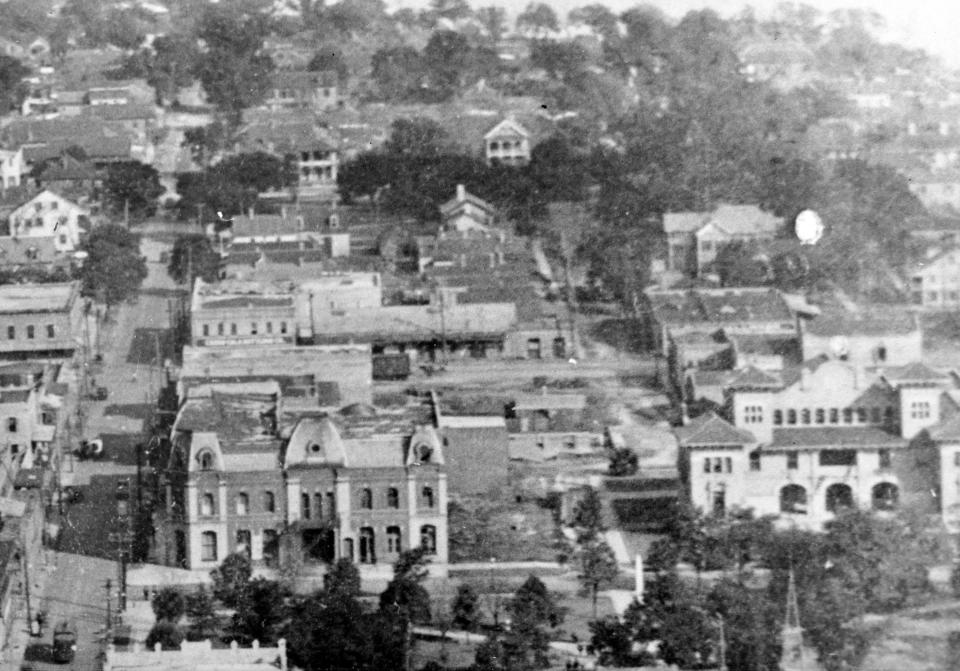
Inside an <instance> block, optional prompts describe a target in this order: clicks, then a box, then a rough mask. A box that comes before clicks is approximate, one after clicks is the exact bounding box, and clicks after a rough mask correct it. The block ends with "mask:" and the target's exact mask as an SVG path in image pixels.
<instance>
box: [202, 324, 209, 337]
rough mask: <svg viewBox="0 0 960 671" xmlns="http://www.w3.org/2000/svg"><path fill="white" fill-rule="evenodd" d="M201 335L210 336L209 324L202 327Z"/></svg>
mask: <svg viewBox="0 0 960 671" xmlns="http://www.w3.org/2000/svg"><path fill="white" fill-rule="evenodd" d="M203 335H204V336H208V335H210V324H204V325H203Z"/></svg>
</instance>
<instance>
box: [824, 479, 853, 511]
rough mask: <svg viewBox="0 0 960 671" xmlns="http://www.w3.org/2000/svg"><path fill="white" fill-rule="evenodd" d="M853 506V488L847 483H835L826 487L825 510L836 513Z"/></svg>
mask: <svg viewBox="0 0 960 671" xmlns="http://www.w3.org/2000/svg"><path fill="white" fill-rule="evenodd" d="M847 508H853V490H852V489H850V486H849V485H845V484H842V483H839V482H838V483H836V484H833V485H830V486H829V487H827V510H828V511H830V512H831V513H836V512H839V511H841V510H844V509H847Z"/></svg>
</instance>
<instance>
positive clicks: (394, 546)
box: [387, 527, 400, 553]
mask: <svg viewBox="0 0 960 671" xmlns="http://www.w3.org/2000/svg"><path fill="white" fill-rule="evenodd" d="M387 552H397V553H399V552H400V527H387Z"/></svg>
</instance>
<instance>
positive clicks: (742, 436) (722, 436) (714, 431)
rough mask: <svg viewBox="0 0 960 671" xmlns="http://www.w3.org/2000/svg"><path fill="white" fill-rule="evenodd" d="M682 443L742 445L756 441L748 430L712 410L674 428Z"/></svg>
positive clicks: (691, 444) (690, 444)
mask: <svg viewBox="0 0 960 671" xmlns="http://www.w3.org/2000/svg"><path fill="white" fill-rule="evenodd" d="M676 434H677V438H678V439H679V440H680V443H681V444H682V445H688V446H695V445H744V444H749V443H755V442H757V439H756V438H755V437H754V435H753V434H752V433H750V432H749V431H744V430H743V429H738V428H737V427H735V426H733V425H732V424H730V422H728V421H727V420H725V419H723V418H722V417H720V416H719V415H717V414H716V413H713V412H708V413H705V414H703V415H700V416H699V417H696V418H695V419H693V420H692V421H691V422H690V423H689V424H687V425H686V426H680V427H677V429H676Z"/></svg>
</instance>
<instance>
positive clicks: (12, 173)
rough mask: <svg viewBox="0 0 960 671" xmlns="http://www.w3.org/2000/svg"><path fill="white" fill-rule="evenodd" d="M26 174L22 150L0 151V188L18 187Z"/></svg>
mask: <svg viewBox="0 0 960 671" xmlns="http://www.w3.org/2000/svg"><path fill="white" fill-rule="evenodd" d="M26 173H27V167H26V165H25V164H24V162H23V149H9V150H8V149H0V188H3V189H9V188H10V187H14V186H20V183H21V182H22V181H23V176H24V175H25V174H26Z"/></svg>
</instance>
